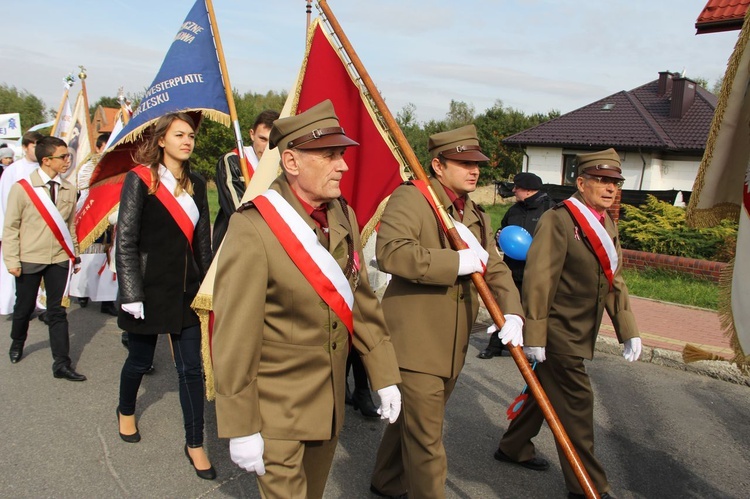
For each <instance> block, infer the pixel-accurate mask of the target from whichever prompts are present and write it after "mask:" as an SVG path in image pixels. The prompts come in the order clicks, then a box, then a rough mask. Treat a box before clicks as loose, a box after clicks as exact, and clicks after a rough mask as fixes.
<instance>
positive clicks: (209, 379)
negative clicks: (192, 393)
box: [192, 294, 216, 402]
mask: <svg viewBox="0 0 750 499" xmlns="http://www.w3.org/2000/svg"><path fill="white" fill-rule="evenodd" d="M192 307H193V310H195V312H196V313H197V314H198V318H199V319H200V321H201V332H202V333H204V334H201V360H202V362H203V377H204V381H205V383H206V400H208V401H209V402H210V401H212V400H214V399H215V398H216V388H215V387H214V368H213V362H212V359H211V344H210V341H209V337H208V321H209V314H210V313H211V310H212V309H213V297H212V296H211V295H205V294H199V295H196V297H195V299H194V300H193V304H192Z"/></svg>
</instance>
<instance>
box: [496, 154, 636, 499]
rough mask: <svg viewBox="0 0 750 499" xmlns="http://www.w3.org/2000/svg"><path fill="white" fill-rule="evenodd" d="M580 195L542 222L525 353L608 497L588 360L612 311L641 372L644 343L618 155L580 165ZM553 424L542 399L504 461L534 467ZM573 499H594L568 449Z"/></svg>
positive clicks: (530, 276)
mask: <svg viewBox="0 0 750 499" xmlns="http://www.w3.org/2000/svg"><path fill="white" fill-rule="evenodd" d="M576 164H577V172H578V177H577V178H576V186H577V188H578V192H576V193H575V194H574V195H573V196H571V197H570V198H569V199H566V200H565V201H563V202H562V203H559V204H558V205H557V206H555V207H554V208H553V209H552V210H549V211H547V212H546V213H545V214H544V215H542V217H541V219H540V220H539V224H538V225H537V228H536V232H535V233H534V239H533V241H532V243H531V247H530V248H529V253H528V257H527V260H526V272H525V273H524V281H523V300H522V302H523V306H524V311H525V314H526V327H525V330H524V348H523V349H524V352H525V353H526V356H527V357H528V358H529V360H530V361H534V362H537V366H536V375H537V377H538V378H539V382H540V383H541V385H542V387H543V388H544V390H545V392H546V393H547V396H548V397H549V400H550V402H551V403H552V406H553V407H554V408H555V411H556V412H557V415H558V416H559V418H560V422H561V423H562V425H563V427H564V428H565V430H566V431H567V433H568V436H569V437H570V440H571V442H572V443H573V445H574V447H575V449H576V451H577V453H578V455H579V456H580V458H581V461H582V462H583V466H584V467H585V468H586V471H588V473H589V475H590V477H591V480H592V482H593V484H594V486H595V488H596V490H597V491H598V492H599V494H601V497H603V498H605V497H612V496H611V494H610V490H611V489H610V485H609V482H608V481H607V476H606V474H605V472H604V468H603V467H602V465H601V463H600V462H599V460H598V459H597V458H596V457H595V456H594V427H593V423H594V394H593V392H592V390H591V382H590V380H589V377H588V374H587V373H586V368H585V366H584V362H583V361H584V359H587V360H591V359H592V357H593V356H594V345H595V343H596V336H597V334H598V332H599V326H600V324H601V320H602V315H603V313H604V310H605V309H606V310H607V313H608V314H609V316H610V317H611V318H612V323H613V324H614V327H615V332H616V333H617V338H618V339H619V341H620V343H624V345H625V348H624V352H623V356H624V357H625V359H626V360H628V361H630V362H632V361H635V360H637V359H638V357H639V356H640V353H641V339H640V337H639V334H638V328H637V326H636V323H635V316H634V315H633V312H632V309H631V308H630V300H629V298H628V288H627V286H626V285H625V282H624V281H623V277H622V249H621V247H620V240H619V235H618V233H617V226H616V225H615V223H614V221H613V220H612V218H610V216H609V215H608V214H607V208H609V207H611V206H612V204H613V203H614V201H615V196H616V195H617V190H618V189H619V188H620V187H622V183H623V181H624V180H625V178H624V177H623V176H622V168H621V164H620V157H619V155H618V154H617V152H616V151H615V150H614V149H607V150H605V151H598V152H593V153H587V154H578V155H577V156H576ZM543 421H544V418H543V415H542V412H541V410H540V409H539V406H538V405H537V404H536V401H535V400H534V399H533V398H529V399H528V401H527V403H526V406H525V407H524V408H523V410H522V411H521V413H520V414H519V415H518V416H517V417H516V418H515V419H513V421H511V423H510V426H509V427H508V430H507V431H506V432H505V434H504V435H503V437H502V439H501V440H500V445H499V447H498V450H497V451H496V452H495V459H497V460H498V461H505V462H512V463H515V464H519V465H521V466H525V467H527V468H531V469H535V468H533V467H532V466H527V464H529V463H533V462H534V460H536V459H538V458H536V452H535V449H534V444H533V443H532V442H531V439H532V438H533V437H535V436H536V435H537V434H538V433H539V429H540V428H541V425H542V422H543ZM557 450H558V456H559V458H560V466H561V467H562V471H563V475H564V477H565V485H566V486H567V489H568V497H570V498H577V497H584V495H583V491H582V489H581V486H580V485H579V483H578V480H577V479H576V476H575V474H574V473H573V470H572V468H571V467H570V464H569V463H568V460H567V459H566V457H565V455H564V454H563V453H562V451H561V449H560V447H559V446H558V448H557Z"/></svg>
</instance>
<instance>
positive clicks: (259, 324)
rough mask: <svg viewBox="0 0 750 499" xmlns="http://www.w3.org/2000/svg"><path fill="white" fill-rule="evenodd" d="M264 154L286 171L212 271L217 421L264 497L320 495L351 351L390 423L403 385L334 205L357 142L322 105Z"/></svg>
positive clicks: (343, 211) (347, 220)
mask: <svg viewBox="0 0 750 499" xmlns="http://www.w3.org/2000/svg"><path fill="white" fill-rule="evenodd" d="M269 145H270V147H271V148H274V147H278V148H279V151H280V153H281V166H282V168H283V173H282V175H281V176H279V177H278V178H277V179H276V180H275V181H274V182H273V183H272V184H271V188H270V189H269V190H268V191H266V193H264V194H262V195H260V196H258V197H256V198H255V199H254V200H253V201H252V202H250V203H247V204H245V205H243V206H242V207H241V208H240V213H237V214H234V215H233V216H232V217H231V220H230V222H229V229H228V231H227V235H226V238H225V240H224V245H223V249H222V251H221V253H220V257H219V263H218V268H217V273H216V282H215V287H214V312H215V314H216V320H215V331H214V337H213V361H214V373H215V381H216V393H217V396H216V413H217V423H218V429H219V436H220V437H224V438H230V455H231V458H232V460H233V461H234V462H235V463H237V464H238V465H239V466H240V467H242V468H244V469H246V470H247V471H251V472H255V473H257V475H258V485H259V488H260V492H261V495H262V496H263V497H308V498H319V497H322V496H323V491H324V489H325V484H326V480H327V478H328V473H329V470H330V467H331V462H332V460H333V455H334V451H335V449H336V443H337V441H338V435H339V431H340V430H341V427H342V425H343V421H344V407H345V406H344V391H345V377H346V374H345V371H346V358H347V354H348V352H349V346H350V344H352V345H353V346H354V348H355V349H356V350H357V351H358V352H359V354H360V355H361V356H362V360H363V362H364V364H365V366H366V368H367V372H368V373H369V376H370V383H371V385H372V386H373V388H374V389H377V391H378V394H379V395H380V399H381V406H380V413H381V417H384V418H388V419H390V420H391V422H393V421H395V420H396V418H397V417H398V413H399V411H400V404H401V402H400V399H401V396H400V393H399V391H398V388H396V386H395V385H396V384H397V383H399V382H400V381H401V379H400V377H399V372H398V366H397V363H396V356H395V353H394V350H393V346H392V345H391V342H390V339H389V336H388V332H387V329H386V325H385V321H384V318H383V315H382V312H381V309H380V305H379V303H378V300H377V298H376V297H375V295H374V293H373V292H372V290H371V289H370V285H369V283H368V278H367V272H366V271H365V269H364V262H365V260H364V258H363V256H362V249H361V243H360V239H359V232H358V230H357V228H358V225H357V220H356V218H355V215H354V212H353V211H352V210H351V209H350V208H349V207H348V206H347V204H346V201H344V199H343V198H341V197H340V196H341V190H340V188H339V184H340V182H341V178H342V176H343V175H344V174H345V172H346V171H347V170H348V167H347V165H346V162H345V161H344V158H343V155H344V152H345V150H346V148H347V147H350V146H356V145H358V144H357V142H355V141H354V140H352V139H350V138H349V137H347V136H346V134H345V133H344V130H343V128H341V127H340V126H339V121H338V118H337V117H336V115H335V113H334V109H333V105H332V104H331V102H330V101H328V100H327V101H324V102H322V103H320V104H318V105H316V106H314V107H312V108H310V109H309V110H308V111H306V112H304V113H301V114H299V115H297V116H293V117H289V118H282V119H278V120H276V121H274V123H273V128H272V129H271V135H270V142H269Z"/></svg>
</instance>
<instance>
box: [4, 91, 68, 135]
mask: <svg viewBox="0 0 750 499" xmlns="http://www.w3.org/2000/svg"><path fill="white" fill-rule="evenodd" d="M5 113H19V114H20V115H21V132H22V133H25V132H26V131H27V130H28V129H29V128H31V127H32V126H34V125H38V124H39V123H44V122H45V121H48V120H49V119H50V118H49V116H50V115H51V116H54V115H55V111H53V110H51V109H45V108H44V102H42V100H41V99H40V98H39V97H37V96H35V95H32V94H30V93H29V92H27V91H26V90H18V89H17V88H16V87H11V86H9V85H6V84H5V83H0V114H5Z"/></svg>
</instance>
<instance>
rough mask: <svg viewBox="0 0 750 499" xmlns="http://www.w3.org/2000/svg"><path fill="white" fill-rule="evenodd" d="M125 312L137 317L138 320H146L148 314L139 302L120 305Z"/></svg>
mask: <svg viewBox="0 0 750 499" xmlns="http://www.w3.org/2000/svg"><path fill="white" fill-rule="evenodd" d="M120 307H122V309H123V310H124V311H126V312H127V313H129V314H130V315H132V316H133V317H135V318H136V319H145V318H146V313H145V312H144V311H143V302H142V301H137V302H135V303H123V304H122V305H120Z"/></svg>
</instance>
